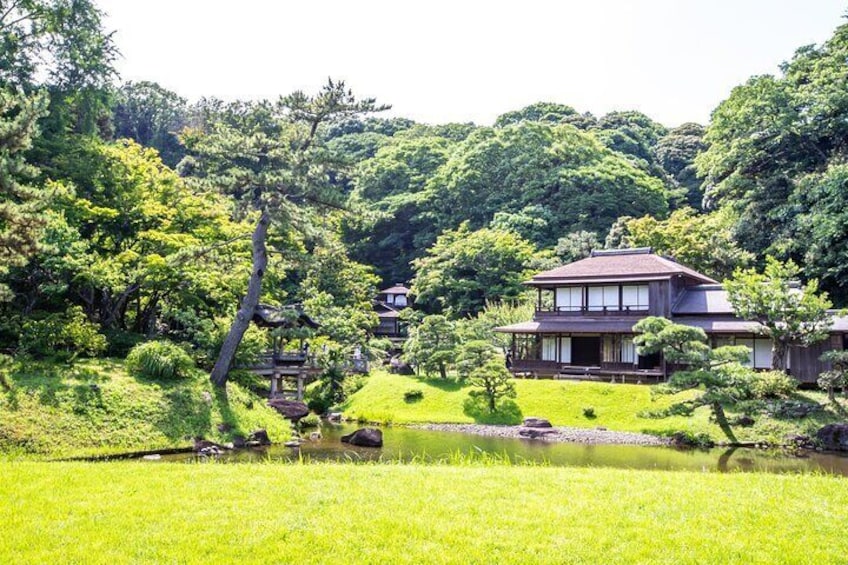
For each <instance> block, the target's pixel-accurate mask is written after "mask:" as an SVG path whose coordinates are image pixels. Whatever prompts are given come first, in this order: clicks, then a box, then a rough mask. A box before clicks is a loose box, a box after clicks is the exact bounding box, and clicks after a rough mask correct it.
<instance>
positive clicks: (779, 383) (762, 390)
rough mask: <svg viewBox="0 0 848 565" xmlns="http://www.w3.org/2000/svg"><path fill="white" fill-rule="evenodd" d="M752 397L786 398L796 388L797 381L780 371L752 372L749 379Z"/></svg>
mask: <svg viewBox="0 0 848 565" xmlns="http://www.w3.org/2000/svg"><path fill="white" fill-rule="evenodd" d="M749 386H750V390H751V395H752V396H753V397H754V398H759V399H763V398H786V397H787V396H789V395H790V394H792V393H793V392H795V390H796V389H797V388H798V381H796V380H795V379H794V378H792V377H791V376H789V375H787V374H786V373H783V372H782V371H766V372H763V373H754V374H753V375H751V380H750V385H749Z"/></svg>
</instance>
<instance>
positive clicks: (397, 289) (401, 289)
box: [380, 284, 409, 296]
mask: <svg viewBox="0 0 848 565" xmlns="http://www.w3.org/2000/svg"><path fill="white" fill-rule="evenodd" d="M380 294H403V295H404V296H406V295H407V294H409V289H408V288H406V287H405V286H403V285H402V284H396V285H395V286H392V287H389V288H387V289H385V290H381V291H380Z"/></svg>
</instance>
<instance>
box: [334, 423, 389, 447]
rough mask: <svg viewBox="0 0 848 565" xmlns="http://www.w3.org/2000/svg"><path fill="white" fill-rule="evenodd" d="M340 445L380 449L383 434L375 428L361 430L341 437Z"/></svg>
mask: <svg viewBox="0 0 848 565" xmlns="http://www.w3.org/2000/svg"><path fill="white" fill-rule="evenodd" d="M342 443H349V444H351V445H358V446H359V447H382V446H383V432H381V431H380V430H378V429H376V428H361V429H358V430H356V431H355V432H353V433H352V434H348V435H346V436H342Z"/></svg>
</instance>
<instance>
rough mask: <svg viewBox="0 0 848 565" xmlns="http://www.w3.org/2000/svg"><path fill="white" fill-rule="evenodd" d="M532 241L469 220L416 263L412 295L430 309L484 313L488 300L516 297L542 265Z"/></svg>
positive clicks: (459, 313) (455, 313) (461, 314)
mask: <svg viewBox="0 0 848 565" xmlns="http://www.w3.org/2000/svg"><path fill="white" fill-rule="evenodd" d="M536 258H537V256H536V253H535V250H534V249H533V246H532V244H530V243H528V242H527V241H525V240H523V239H521V238H520V237H519V236H517V235H516V234H514V233H512V232H499V231H496V230H491V229H487V228H483V229H480V230H477V231H473V232H472V231H471V230H470V228H469V226H468V223H463V224H462V225H460V227H459V229H457V230H454V231H448V232H445V233H443V234H442V235H441V236H439V238H438V239H437V240H436V243H435V245H433V247H431V248H430V249H428V250H427V255H426V256H424V257H421V258H419V259H416V260H415V261H413V267H414V269H415V279H413V281H412V293H413V294H414V295H415V298H416V304H417V305H418V306H420V307H423V308H424V309H426V310H428V311H431V312H437V311H443V312H445V313H447V314H448V315H450V316H452V317H464V316H467V315H475V314H477V313H478V312H480V311H481V310H482V309H483V307H484V306H485V304H486V302H487V301H503V300H506V301H509V300H515V299H516V298H517V297H518V296H519V295H520V294H521V293H522V291H523V286H522V284H521V283H522V282H523V281H524V280H526V279H527V277H529V275H530V273H531V272H532V271H533V266H534V264H535V263H536Z"/></svg>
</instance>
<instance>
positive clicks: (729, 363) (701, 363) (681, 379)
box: [633, 316, 748, 441]
mask: <svg viewBox="0 0 848 565" xmlns="http://www.w3.org/2000/svg"><path fill="white" fill-rule="evenodd" d="M633 331H634V332H636V333H637V334H638V335H637V336H636V337H635V338H634V339H633V342H634V343H635V344H636V346H637V350H638V352H639V355H650V354H653V353H662V355H663V357H664V358H665V360H666V361H667V362H669V363H674V364H679V365H683V366H685V369H682V370H678V371H675V372H674V373H673V374H672V375H671V377H670V378H669V380H668V383H667V385H666V386H665V387H664V388H662V389H659V390H660V391H661V392H666V393H676V392H680V391H683V390H689V389H695V388H700V387H703V392H702V393H701V394H700V395H699V396H698V397H696V398H695V399H693V400H689V401H686V402H684V403H683V404H684V405H685V406H686V407H687V408H690V409H691V408H694V407H697V406H709V407H710V409H711V410H712V412H713V416H714V417H715V419H716V422H717V423H718V425H719V427H721V429H722V431H723V432H724V433H725V435H726V436H727V437H728V438H729V439H730V440H731V441H736V438H735V437H734V435H733V430H732V429H731V427H730V424H729V422H728V421H727V416H726V414H725V412H724V404H728V403H733V402H735V401H736V400H739V399H741V398H743V397H744V396H745V390H746V388H747V381H746V379H745V378H744V376H741V375H740V371H734V370H733V369H734V368H739V364H740V363H742V362H744V361H745V360H747V359H748V348H747V347H745V346H741V345H740V346H733V345H729V346H724V347H717V348H711V347H710V346H709V345H708V343H707V334H706V333H704V330H702V329H701V328H696V327H693V326H686V325H682V324H675V323H672V322H671V321H670V320H667V319H665V318H660V317H656V316H650V317H648V318H645V319H643V320H640V321H639V322H638V323H637V324H636V325H635V326H633ZM734 366H735V367H734ZM743 374H744V373H743Z"/></svg>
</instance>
